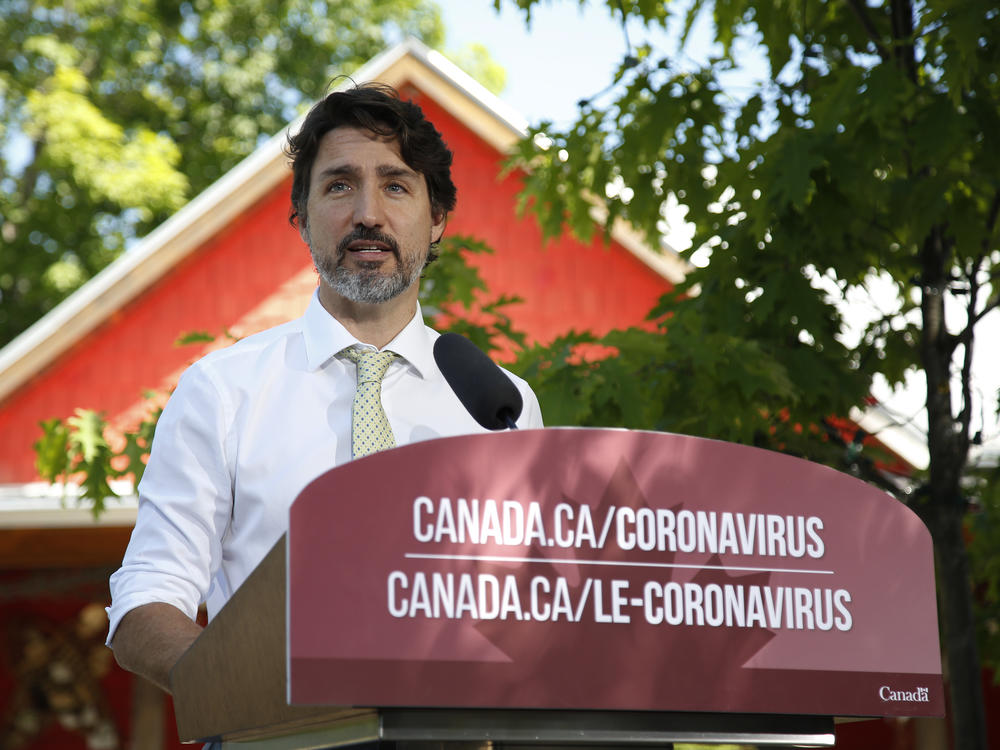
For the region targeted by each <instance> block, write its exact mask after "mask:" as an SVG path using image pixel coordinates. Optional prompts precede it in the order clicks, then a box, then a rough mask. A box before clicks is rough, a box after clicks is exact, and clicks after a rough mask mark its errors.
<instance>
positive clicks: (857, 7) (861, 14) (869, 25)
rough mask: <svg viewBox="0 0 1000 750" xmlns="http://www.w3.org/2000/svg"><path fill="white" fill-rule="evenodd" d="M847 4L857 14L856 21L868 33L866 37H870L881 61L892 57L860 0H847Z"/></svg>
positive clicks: (887, 60) (886, 60)
mask: <svg viewBox="0 0 1000 750" xmlns="http://www.w3.org/2000/svg"><path fill="white" fill-rule="evenodd" d="M847 6H848V7H849V8H850V9H851V10H852V11H853V12H854V15H855V16H857V19H858V21H859V22H860V23H861V27H862V28H863V29H864V30H865V33H866V34H868V38H869V39H871V41H872V44H874V45H875V49H876V51H877V52H878V56H879V57H881V58H882V61H883V62H889V60H890V59H891V58H892V55H891V54H890V52H889V50H888V49H887V48H886V46H885V45H884V44H882V38H881V36H880V35H879V33H878V29H877V28H875V23H874V22H873V21H872V19H871V16H870V15H868V9H867V8H866V7H865V5H864V3H862V2H861V0H847Z"/></svg>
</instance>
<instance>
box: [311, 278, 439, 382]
mask: <svg viewBox="0 0 1000 750" xmlns="http://www.w3.org/2000/svg"><path fill="white" fill-rule="evenodd" d="M302 333H303V336H304V337H305V343H306V359H307V361H308V363H309V369H310V370H318V369H319V368H320V367H322V366H323V365H325V364H326V363H327V362H328V361H330V358H331V357H333V356H335V355H336V354H337V353H338V352H340V351H343V350H344V349H346V348H347V347H349V346H355V345H358V344H360V345H361V346H368V345H367V344H361V342H360V341H358V340H357V339H356V338H355V337H354V336H352V335H351V333H350V332H349V331H348V330H347V329H346V328H344V326H343V324H341V322H340V321H339V320H337V319H336V318H335V317H333V316H332V315H330V313H328V312H327V311H326V308H325V307H323V305H322V303H321V302H320V301H319V293H318V291H317V292H314V293H313V296H312V299H311V300H309V306H308V307H307V308H306V312H305V315H303V316H302ZM384 349H389V350H391V351H394V352H396V354H398V355H399V356H400V357H402V358H403V359H405V360H406V361H407V362H408V363H409V364H410V365H412V366H413V367H414V369H416V371H417V372H418V373H419V374H420V376H421V377H422V378H426V377H428V376H429V375H430V374H431V373H432V372H434V368H435V365H434V353H433V339H432V336H431V332H430V331H429V330H428V329H427V326H425V325H424V318H423V314H422V313H421V310H420V303H417V309H416V311H415V312H414V315H413V318H412V319H411V320H410V322H409V323H407V324H406V326H405V327H404V328H403V330H402V331H400V332H399V333H398V334H397V335H396V337H395V338H394V339H393V340H392V341H390V342H389V343H388V344H386V346H385V347H384Z"/></svg>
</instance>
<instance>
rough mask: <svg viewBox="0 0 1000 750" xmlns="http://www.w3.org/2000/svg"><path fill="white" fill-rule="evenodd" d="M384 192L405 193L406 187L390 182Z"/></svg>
mask: <svg viewBox="0 0 1000 750" xmlns="http://www.w3.org/2000/svg"><path fill="white" fill-rule="evenodd" d="M386 190H388V191H389V192H390V193H405V192H406V186H405V185H402V184H400V183H398V182H390V183H389V184H388V185H387V186H386Z"/></svg>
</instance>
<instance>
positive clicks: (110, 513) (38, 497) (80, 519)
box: [0, 481, 139, 530]
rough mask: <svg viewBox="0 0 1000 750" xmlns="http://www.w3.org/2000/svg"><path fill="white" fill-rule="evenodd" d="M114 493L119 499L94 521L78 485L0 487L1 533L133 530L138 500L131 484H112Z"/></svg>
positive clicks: (42, 483)
mask: <svg viewBox="0 0 1000 750" xmlns="http://www.w3.org/2000/svg"><path fill="white" fill-rule="evenodd" d="M112 489H113V490H114V491H115V492H117V493H118V495H119V497H117V498H109V499H107V500H106V501H105V507H104V512H103V513H102V514H101V516H100V518H98V519H96V520H95V519H94V514H93V513H92V512H91V509H90V501H83V504H81V497H82V492H81V490H80V487H79V486H78V485H75V484H65V485H63V484H49V483H48V482H29V483H27V484H5V485H0V530H4V529H55V528H82V527H88V526H134V525H135V515H136V511H137V509H138V507H139V499H138V498H137V497H136V495H135V493H134V491H133V489H132V483H131V482H121V481H116V482H112Z"/></svg>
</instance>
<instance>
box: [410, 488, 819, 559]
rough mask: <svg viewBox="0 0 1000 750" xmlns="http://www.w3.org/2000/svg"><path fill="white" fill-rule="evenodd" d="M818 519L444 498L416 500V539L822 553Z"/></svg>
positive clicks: (778, 554)
mask: <svg viewBox="0 0 1000 750" xmlns="http://www.w3.org/2000/svg"><path fill="white" fill-rule="evenodd" d="M822 530H823V520H822V519H821V518H819V517H817V516H798V515H779V514H773V513H738V512H729V511H704V510H680V511H674V510H670V509H667V508H638V509H635V508H630V507H624V506H623V507H616V506H614V505H609V506H607V507H606V508H600V509H598V510H596V511H592V510H591V509H590V507H589V506H587V505H573V504H570V503H557V504H555V505H553V506H552V507H551V508H548V507H544V506H542V504H541V503H537V502H530V503H525V504H523V505H522V504H521V503H519V502H516V501H513V500H502V501H497V500H489V499H488V500H482V501H480V500H477V499H472V500H467V499H465V498H458V499H456V500H452V499H450V498H447V497H443V498H440V499H439V500H436V501H435V500H432V499H431V498H429V497H424V496H421V497H418V498H416V499H415V500H414V501H413V537H414V539H416V541H418V542H421V543H448V544H475V545H501V546H508V547H518V546H524V547H531V546H533V545H535V546H538V547H558V548H563V549H571V548H572V549H594V550H597V549H605V548H606V547H609V546H614V547H617V548H618V549H621V550H625V551H629V550H640V551H643V552H652V551H657V552H699V553H708V554H719V555H724V554H732V555H766V556H769V557H793V558H803V557H810V558H813V559H818V558H821V557H822V556H823V553H824V551H825V545H824V543H823V537H822V536H821V533H820V532H822Z"/></svg>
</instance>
